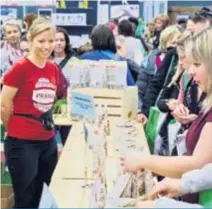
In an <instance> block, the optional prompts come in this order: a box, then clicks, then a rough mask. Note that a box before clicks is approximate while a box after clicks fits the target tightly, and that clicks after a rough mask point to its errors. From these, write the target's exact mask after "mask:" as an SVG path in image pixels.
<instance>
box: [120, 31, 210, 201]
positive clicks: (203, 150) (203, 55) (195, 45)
mask: <svg viewBox="0 0 212 209" xmlns="http://www.w3.org/2000/svg"><path fill="white" fill-rule="evenodd" d="M211 46H212V28H208V29H206V30H204V31H202V32H200V33H199V34H198V35H196V36H195V37H194V38H193V39H192V41H190V43H189V45H187V46H186V56H187V57H189V59H190V62H191V65H190V68H189V71H191V73H192V76H193V79H194V81H195V82H196V83H197V84H198V86H199V87H200V88H201V89H202V91H203V92H206V94H207V97H206V99H205V101H204V105H203V110H202V111H201V113H200V114H199V117H198V118H197V119H196V120H195V121H193V123H192V125H191V126H190V128H189V130H188V133H187V135H186V148H187V156H176V157H173V156H155V155H150V156H149V155H148V156H145V155H144V154H142V153H139V152H130V153H128V154H127V155H126V157H124V158H123V159H121V164H122V165H123V167H124V170H125V171H128V172H136V171H138V170H140V169H143V168H146V169H148V170H151V171H152V172H154V173H157V174H159V175H162V176H165V177H172V178H180V177H181V176H182V175H183V174H184V173H185V172H187V171H190V170H194V169H198V168H202V167H203V166H204V165H206V164H208V163H211V162H212V149H211V135H212V59H211V57H212V47H211ZM189 116H190V114H189V113H187V114H186V115H185V117H187V118H189ZM187 200H188V202H195V203H196V202H197V201H198V197H197V196H195V197H193V198H190V197H189V198H188V199H187Z"/></svg>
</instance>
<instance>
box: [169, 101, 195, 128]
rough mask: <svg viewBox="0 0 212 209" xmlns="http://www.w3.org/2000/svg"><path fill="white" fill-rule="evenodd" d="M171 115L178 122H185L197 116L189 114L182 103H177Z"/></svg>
mask: <svg viewBox="0 0 212 209" xmlns="http://www.w3.org/2000/svg"><path fill="white" fill-rule="evenodd" d="M171 114H172V116H173V117H174V118H175V119H176V120H177V121H178V122H180V123H182V124H187V123H190V122H191V121H193V120H195V119H196V118H197V115H195V114H190V113H189V109H188V108H187V107H186V106H184V105H183V104H179V105H177V107H176V108H175V110H174V111H172V113H171Z"/></svg>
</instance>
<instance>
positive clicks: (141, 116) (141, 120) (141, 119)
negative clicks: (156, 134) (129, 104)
mask: <svg viewBox="0 0 212 209" xmlns="http://www.w3.org/2000/svg"><path fill="white" fill-rule="evenodd" d="M136 121H137V122H138V123H142V124H143V125H145V124H146V123H147V121H148V118H147V117H146V115H144V114H143V113H140V114H138V115H137V116H136Z"/></svg>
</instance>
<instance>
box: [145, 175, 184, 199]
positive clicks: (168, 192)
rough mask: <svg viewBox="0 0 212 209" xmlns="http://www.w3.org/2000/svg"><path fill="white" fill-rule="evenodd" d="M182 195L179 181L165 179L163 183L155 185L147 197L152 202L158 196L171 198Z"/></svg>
mask: <svg viewBox="0 0 212 209" xmlns="http://www.w3.org/2000/svg"><path fill="white" fill-rule="evenodd" d="M182 194H183V190H182V188H181V184H180V179H171V178H165V179H164V180H163V181H161V182H159V183H158V184H156V186H155V187H154V188H153V190H152V192H151V194H150V196H149V197H150V199H152V200H154V199H156V198H157V197H158V195H161V196H167V197H170V198H173V197H178V196H180V195H182Z"/></svg>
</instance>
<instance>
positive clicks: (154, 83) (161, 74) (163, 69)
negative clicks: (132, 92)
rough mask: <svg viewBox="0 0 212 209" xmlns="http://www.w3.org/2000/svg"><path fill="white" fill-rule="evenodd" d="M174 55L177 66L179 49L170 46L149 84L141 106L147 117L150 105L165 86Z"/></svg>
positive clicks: (153, 103)
mask: <svg viewBox="0 0 212 209" xmlns="http://www.w3.org/2000/svg"><path fill="white" fill-rule="evenodd" d="M173 56H175V57H176V58H177V59H176V61H175V66H176V64H177V60H178V56H177V50H176V48H170V49H169V50H168V52H167V54H166V56H165V58H164V59H163V61H162V63H161V66H160V67H159V69H158V70H157V72H156V74H155V75H154V77H153V79H152V80H151V82H150V84H149V87H148V89H147V92H146V94H145V97H144V99H143V101H142V108H141V112H142V113H143V114H145V115H146V116H147V117H148V115H149V109H150V107H151V106H154V105H155V102H156V100H157V97H158V96H159V93H160V91H161V89H162V88H163V86H164V82H165V79H166V74H167V72H168V70H169V66H170V64H171V60H172V58H173Z"/></svg>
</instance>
